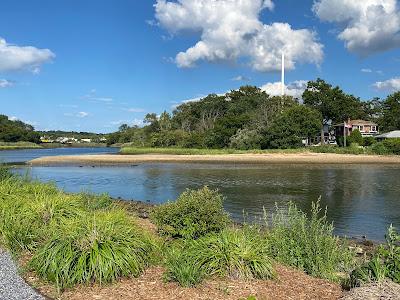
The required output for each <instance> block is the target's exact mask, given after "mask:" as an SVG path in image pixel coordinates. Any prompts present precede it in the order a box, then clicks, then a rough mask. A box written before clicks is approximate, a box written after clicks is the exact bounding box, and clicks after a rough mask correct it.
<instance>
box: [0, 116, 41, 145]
mask: <svg viewBox="0 0 400 300" xmlns="http://www.w3.org/2000/svg"><path fill="white" fill-rule="evenodd" d="M0 141H3V142H19V141H25V142H33V143H39V142H40V135H39V134H38V133H37V132H35V131H34V128H33V126H32V125H29V124H25V123H24V122H22V121H19V120H10V119H9V118H8V117H7V116H5V115H0Z"/></svg>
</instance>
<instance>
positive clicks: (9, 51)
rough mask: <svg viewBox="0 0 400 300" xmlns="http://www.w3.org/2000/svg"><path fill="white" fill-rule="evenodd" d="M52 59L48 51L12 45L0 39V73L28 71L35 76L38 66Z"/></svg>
mask: <svg viewBox="0 0 400 300" xmlns="http://www.w3.org/2000/svg"><path fill="white" fill-rule="evenodd" d="M54 57H55V54H54V53H53V52H51V51H50V50H49V49H38V48H35V47H32V46H17V45H12V44H8V43H7V42H6V40H5V39H3V38H0V72H6V71H18V70H29V71H31V72H33V73H35V74H37V73H39V72H40V66H41V65H42V64H44V63H46V62H49V61H51V60H52V59H53V58H54Z"/></svg>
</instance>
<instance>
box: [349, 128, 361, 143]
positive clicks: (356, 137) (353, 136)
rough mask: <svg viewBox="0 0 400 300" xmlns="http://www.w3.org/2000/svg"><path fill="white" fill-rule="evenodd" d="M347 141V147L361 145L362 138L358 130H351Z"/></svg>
mask: <svg viewBox="0 0 400 300" xmlns="http://www.w3.org/2000/svg"><path fill="white" fill-rule="evenodd" d="M347 141H348V145H352V144H357V145H362V144H363V137H362V135H361V132H360V131H359V130H358V129H355V130H353V131H352V132H351V133H350V136H349V137H348V139H347Z"/></svg>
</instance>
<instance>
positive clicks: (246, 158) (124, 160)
mask: <svg viewBox="0 0 400 300" xmlns="http://www.w3.org/2000/svg"><path fill="white" fill-rule="evenodd" d="M135 163H212V164H214V163H223V164H336V165H343V164H396V165H397V164H399V165H400V156H380V155H352V154H333V153H290V154H287V153H285V154H282V153H272V154H216V155H171V154H140V155H118V154H107V155H104V154H101V155H74V156H72V155H71V156H51V157H40V158H37V159H34V160H31V161H29V162H28V164H30V165H40V166H52V165H97V166H103V165H108V166H114V165H115V166H118V165H129V164H135Z"/></svg>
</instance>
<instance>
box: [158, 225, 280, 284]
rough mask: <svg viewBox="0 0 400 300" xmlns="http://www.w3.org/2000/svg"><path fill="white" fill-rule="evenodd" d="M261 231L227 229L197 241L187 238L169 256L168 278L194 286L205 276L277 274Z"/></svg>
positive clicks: (241, 276) (262, 277) (251, 277)
mask: <svg viewBox="0 0 400 300" xmlns="http://www.w3.org/2000/svg"><path fill="white" fill-rule="evenodd" d="M260 241H261V238H260V236H259V235H258V233H257V232H254V231H249V230H245V229H225V230H223V231H221V232H219V233H214V234H210V235H207V236H204V237H201V238H199V239H197V240H186V241H185V242H184V243H183V245H181V248H180V249H179V250H175V251H173V252H172V255H169V256H167V260H166V267H167V273H166V274H167V278H168V279H170V280H174V281H178V282H179V283H180V284H181V285H183V286H192V285H195V284H197V283H198V282H200V281H201V280H202V279H203V278H204V277H209V276H219V277H224V276H228V277H230V278H236V279H246V280H247V279H270V278H274V277H275V272H274V270H273V266H272V261H271V259H270V258H269V257H268V256H267V255H265V253H264V248H263V245H262V243H260Z"/></svg>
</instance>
